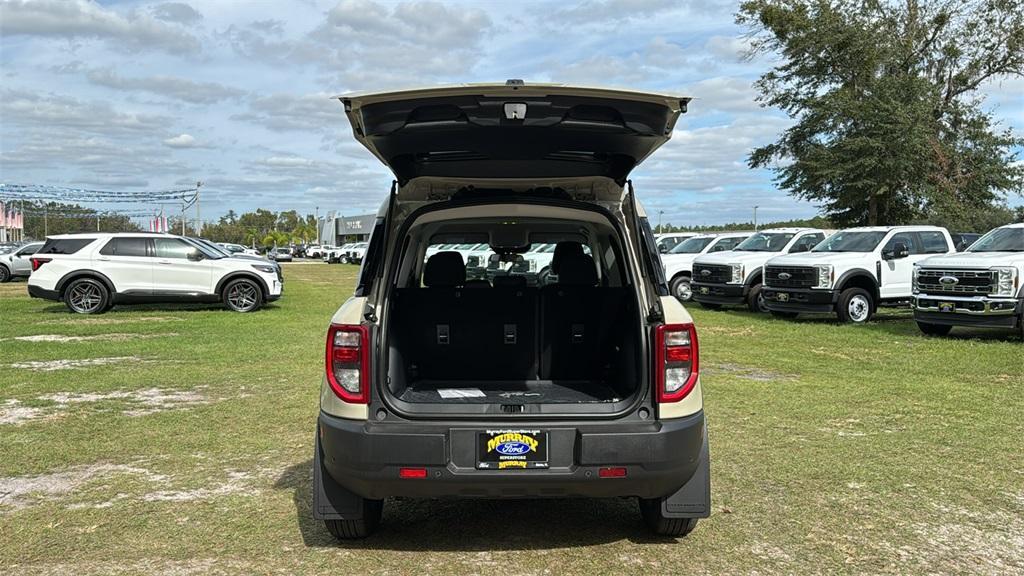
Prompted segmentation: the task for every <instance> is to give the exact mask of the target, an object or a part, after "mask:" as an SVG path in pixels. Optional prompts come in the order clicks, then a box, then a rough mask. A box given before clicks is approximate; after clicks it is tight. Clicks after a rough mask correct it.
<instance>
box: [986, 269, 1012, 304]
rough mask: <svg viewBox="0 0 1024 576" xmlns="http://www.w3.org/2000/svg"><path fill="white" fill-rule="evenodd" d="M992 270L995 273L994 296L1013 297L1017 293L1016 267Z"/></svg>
mask: <svg viewBox="0 0 1024 576" xmlns="http://www.w3.org/2000/svg"><path fill="white" fill-rule="evenodd" d="M992 271H993V272H995V273H996V291H995V294H993V295H994V296H1009V297H1013V296H1016V295H1017V286H1018V278H1017V269H1016V268H992Z"/></svg>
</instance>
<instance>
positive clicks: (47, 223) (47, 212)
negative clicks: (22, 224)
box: [43, 202, 50, 238]
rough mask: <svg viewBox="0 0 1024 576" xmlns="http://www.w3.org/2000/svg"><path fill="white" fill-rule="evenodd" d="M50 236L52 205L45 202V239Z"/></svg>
mask: <svg viewBox="0 0 1024 576" xmlns="http://www.w3.org/2000/svg"><path fill="white" fill-rule="evenodd" d="M49 235H50V203H49V202H43V238H46V237H47V236H49Z"/></svg>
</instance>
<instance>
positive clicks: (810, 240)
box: [789, 232, 825, 252]
mask: <svg viewBox="0 0 1024 576" xmlns="http://www.w3.org/2000/svg"><path fill="white" fill-rule="evenodd" d="M824 239H825V235H824V234H821V233H820V232H819V233H817V234H807V235H806V236H802V237H800V239H798V240H797V241H796V242H794V243H793V247H792V248H790V249H789V251H790V252H807V251H808V250H810V249H811V248H814V247H815V246H817V245H818V244H819V243H820V242H821V241H822V240H824Z"/></svg>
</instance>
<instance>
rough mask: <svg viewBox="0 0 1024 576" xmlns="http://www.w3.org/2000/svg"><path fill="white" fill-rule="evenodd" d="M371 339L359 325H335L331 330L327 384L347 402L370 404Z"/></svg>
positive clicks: (329, 331) (328, 331)
mask: <svg viewBox="0 0 1024 576" xmlns="http://www.w3.org/2000/svg"><path fill="white" fill-rule="evenodd" d="M369 340H370V339H369V332H368V331H367V329H366V326H363V325H359V324H355V325H352V324H346V325H342V324H331V327H330V328H329V329H328V330H327V366H326V368H327V383H328V384H330V386H331V390H333V391H334V393H335V394H336V395H337V396H338V398H341V399H342V400H344V401H345V402H349V403H351V404H368V403H369V402H370V344H369Z"/></svg>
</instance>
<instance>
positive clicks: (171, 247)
mask: <svg viewBox="0 0 1024 576" xmlns="http://www.w3.org/2000/svg"><path fill="white" fill-rule="evenodd" d="M154 242H155V243H156V257H157V258H170V259H174V260H187V259H188V255H189V254H190V253H192V252H195V251H196V248H195V247H194V246H189V245H188V244H186V243H184V242H182V241H181V240H178V239H176V238H156V239H154Z"/></svg>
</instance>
